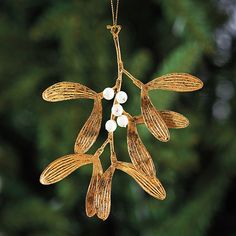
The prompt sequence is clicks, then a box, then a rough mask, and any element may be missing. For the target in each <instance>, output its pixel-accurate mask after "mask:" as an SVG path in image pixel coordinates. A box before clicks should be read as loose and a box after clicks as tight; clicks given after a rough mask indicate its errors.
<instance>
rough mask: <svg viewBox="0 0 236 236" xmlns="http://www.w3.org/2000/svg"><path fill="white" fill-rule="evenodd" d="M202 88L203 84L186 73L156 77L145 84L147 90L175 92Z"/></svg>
mask: <svg viewBox="0 0 236 236" xmlns="http://www.w3.org/2000/svg"><path fill="white" fill-rule="evenodd" d="M202 87H203V82H202V81H201V80H200V79H198V78H197V77H195V76H192V75H189V74H186V73H173V74H167V75H163V76H161V77H158V78H156V79H154V80H152V81H150V82H149V83H147V84H146V88H147V89H148V90H153V89H162V90H170V91H176V92H191V91H195V90H199V89H201V88H202Z"/></svg>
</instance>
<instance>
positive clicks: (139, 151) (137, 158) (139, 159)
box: [127, 119, 156, 176]
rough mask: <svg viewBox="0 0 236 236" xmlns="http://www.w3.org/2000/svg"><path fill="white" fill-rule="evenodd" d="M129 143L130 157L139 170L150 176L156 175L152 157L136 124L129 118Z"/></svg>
mask: <svg viewBox="0 0 236 236" xmlns="http://www.w3.org/2000/svg"><path fill="white" fill-rule="evenodd" d="M127 143H128V152H129V155H130V159H131V161H132V163H133V165H134V166H135V168H137V169H138V170H140V171H142V172H143V173H144V174H146V175H149V176H155V175H156V170H155V166H154V163H153V161H152V158H151V156H150V154H149V152H148V150H147V149H146V147H145V146H144V144H143V142H142V140H141V139H140V137H139V134H138V131H137V127H136V124H135V122H134V120H133V119H130V120H129V124H128V131H127Z"/></svg>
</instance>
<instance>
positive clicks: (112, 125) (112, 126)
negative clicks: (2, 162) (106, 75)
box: [103, 88, 129, 132]
mask: <svg viewBox="0 0 236 236" xmlns="http://www.w3.org/2000/svg"><path fill="white" fill-rule="evenodd" d="M114 97H115V99H116V102H117V103H118V104H115V105H113V107H112V109H111V113H112V115H114V116H116V117H117V123H116V121H114V120H108V121H107V122H106V125H105V128H106V130H107V131H108V132H114V131H115V130H116V128H117V124H118V125H119V126H120V127H124V128H125V127H126V126H127V125H128V122H129V120H128V117H127V116H126V115H123V112H124V109H123V107H122V106H121V105H120V104H124V103H126V101H127V100H128V96H127V94H126V93H125V92H123V91H120V92H118V93H117V94H116V96H115V91H114V89H112V88H106V89H104V91H103V98H104V99H106V100H112V99H113V98H114Z"/></svg>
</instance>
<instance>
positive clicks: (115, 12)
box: [111, 0, 120, 25]
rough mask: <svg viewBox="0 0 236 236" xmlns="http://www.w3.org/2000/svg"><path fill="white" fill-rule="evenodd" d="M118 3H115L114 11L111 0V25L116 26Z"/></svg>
mask: <svg viewBox="0 0 236 236" xmlns="http://www.w3.org/2000/svg"><path fill="white" fill-rule="evenodd" d="M119 3H120V1H119V0H117V1H116V10H115V9H114V3H113V0H111V11H112V20H113V25H117V21H118V13H119Z"/></svg>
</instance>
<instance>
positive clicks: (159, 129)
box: [141, 87, 170, 142]
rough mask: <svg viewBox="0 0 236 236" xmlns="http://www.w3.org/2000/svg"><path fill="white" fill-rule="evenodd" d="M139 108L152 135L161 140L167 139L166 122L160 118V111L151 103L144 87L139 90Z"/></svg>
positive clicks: (165, 140) (168, 134) (168, 135)
mask: <svg viewBox="0 0 236 236" xmlns="http://www.w3.org/2000/svg"><path fill="white" fill-rule="evenodd" d="M141 110H142V115H143V118H144V122H145V124H146V126H147V128H148V129H149V131H150V132H151V133H152V135H154V137H155V138H157V139H158V140H160V141H162V142H167V141H169V139H170V133H169V130H168V128H167V126H166V123H165V122H164V120H163V119H162V116H161V114H160V112H159V111H157V109H156V108H155V107H154V105H153V104H152V102H151V100H150V98H149V96H148V93H147V90H146V89H145V88H144V87H143V88H142V90H141Z"/></svg>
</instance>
